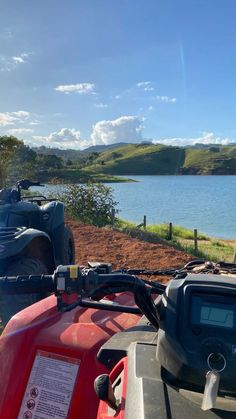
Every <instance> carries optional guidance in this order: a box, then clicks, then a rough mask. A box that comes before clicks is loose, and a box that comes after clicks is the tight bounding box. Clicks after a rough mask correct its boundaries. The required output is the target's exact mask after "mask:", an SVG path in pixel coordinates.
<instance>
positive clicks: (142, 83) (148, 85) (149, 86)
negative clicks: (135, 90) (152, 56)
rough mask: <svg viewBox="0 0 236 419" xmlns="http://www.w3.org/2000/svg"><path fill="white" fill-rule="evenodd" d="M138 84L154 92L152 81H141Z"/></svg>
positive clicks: (147, 90)
mask: <svg viewBox="0 0 236 419" xmlns="http://www.w3.org/2000/svg"><path fill="white" fill-rule="evenodd" d="M136 86H137V87H140V88H142V89H143V90H145V92H152V91H153V90H154V87H153V86H152V82H151V81H140V82H139V83H137V84H136Z"/></svg>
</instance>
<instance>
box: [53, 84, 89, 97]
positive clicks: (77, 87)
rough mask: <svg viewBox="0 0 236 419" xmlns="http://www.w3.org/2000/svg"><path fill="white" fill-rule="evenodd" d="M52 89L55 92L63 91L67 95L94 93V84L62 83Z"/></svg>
mask: <svg viewBox="0 0 236 419" xmlns="http://www.w3.org/2000/svg"><path fill="white" fill-rule="evenodd" d="M54 89H55V90H56V91H57V92H61V93H65V94H67V95H68V94H70V93H79V94H86V93H92V94H94V93H95V92H94V90H95V85H94V84H93V83H76V84H62V85H60V86H57V87H55V88H54Z"/></svg>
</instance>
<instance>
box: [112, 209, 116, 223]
mask: <svg viewBox="0 0 236 419" xmlns="http://www.w3.org/2000/svg"><path fill="white" fill-rule="evenodd" d="M115 213H116V210H115V208H112V210H111V225H112V227H114V224H115Z"/></svg>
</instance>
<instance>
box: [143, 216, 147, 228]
mask: <svg viewBox="0 0 236 419" xmlns="http://www.w3.org/2000/svg"><path fill="white" fill-rule="evenodd" d="M146 227H147V217H146V215H144V216H143V228H144V230H146Z"/></svg>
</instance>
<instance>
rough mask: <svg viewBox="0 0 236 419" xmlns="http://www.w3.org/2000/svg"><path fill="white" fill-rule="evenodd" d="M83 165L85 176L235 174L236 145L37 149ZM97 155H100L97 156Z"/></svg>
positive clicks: (128, 145)
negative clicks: (102, 174) (89, 160)
mask: <svg viewBox="0 0 236 419" xmlns="http://www.w3.org/2000/svg"><path fill="white" fill-rule="evenodd" d="M34 150H35V151H36V152H37V153H42V154H55V155H56V156H58V157H61V158H63V160H65V161H66V160H71V161H72V162H73V163H74V162H78V163H81V164H82V165H83V161H84V160H86V158H87V159H88V157H89V156H91V155H92V158H91V163H89V164H88V160H87V163H86V166H85V167H83V170H84V171H85V172H91V173H94V174H98V173H104V174H109V175H129V176H130V175H147V174H150V175H171V174H180V175H183V174H193V175H197V174H200V175H202V174H204V175H206V174H219V175H225V174H230V175H235V174H236V145H235V144H232V145H227V146H226V145H215V144H208V145H206V144H196V145H194V146H188V147H177V146H166V145H163V144H152V143H150V142H143V143H139V144H131V143H130V144H127V143H116V144H110V145H98V146H91V147H88V148H87V149H85V150H82V151H80V150H62V149H57V148H47V147H44V146H43V147H39V148H34ZM96 154H97V155H96Z"/></svg>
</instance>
